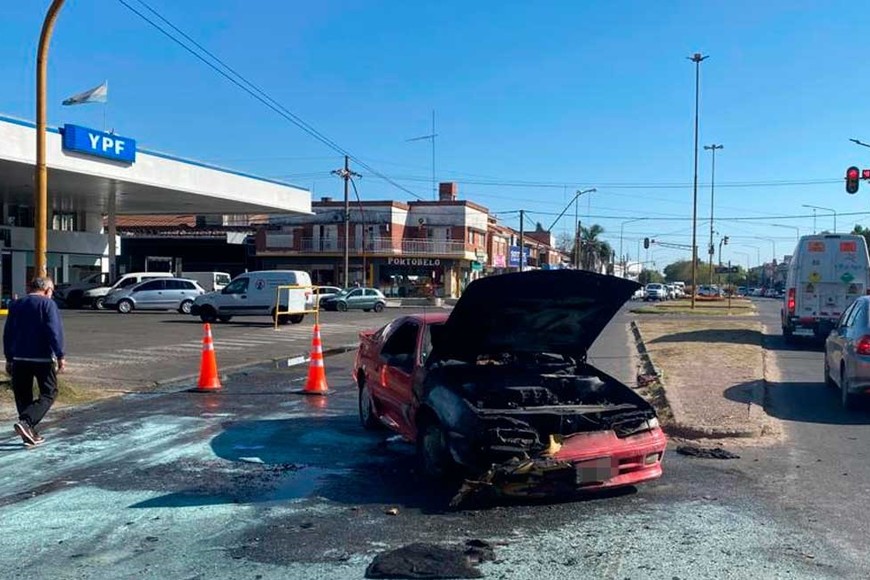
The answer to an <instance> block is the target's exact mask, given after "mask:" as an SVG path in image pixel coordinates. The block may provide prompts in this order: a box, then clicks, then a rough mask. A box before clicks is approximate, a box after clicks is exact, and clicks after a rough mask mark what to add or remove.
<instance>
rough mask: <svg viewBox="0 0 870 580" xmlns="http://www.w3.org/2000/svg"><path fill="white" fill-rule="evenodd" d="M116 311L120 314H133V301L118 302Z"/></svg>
mask: <svg viewBox="0 0 870 580" xmlns="http://www.w3.org/2000/svg"><path fill="white" fill-rule="evenodd" d="M117 309H118V312H120V313H121V314H130V313H131V312H133V301H132V300H127V299H126V298H124V299H123V300H120V301H118V306H117Z"/></svg>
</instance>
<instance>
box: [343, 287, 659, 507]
mask: <svg viewBox="0 0 870 580" xmlns="http://www.w3.org/2000/svg"><path fill="white" fill-rule="evenodd" d="M638 288H639V285H638V284H636V283H634V282H631V281H628V280H624V279H622V278H615V277H612V276H602V275H599V274H593V273H591V272H584V271H571V270H560V271H543V270H542V271H533V272H524V273H516V274H506V275H502V276H491V277H487V278H483V279H480V280H477V281H475V282H472V283H471V284H470V285H469V286H468V288H467V289H466V290H465V292H464V293H463V294H462V297H461V298H460V299H459V301H458V303H457V304H456V306H455V308H454V309H453V311H452V312H451V313H450V314H449V315H448V314H447V313H428V314H419V315H412V316H405V317H402V318H399V319H396V320H394V321H392V322H390V323H389V324H387V325H386V326H384V327H383V328H381V329H380V330H377V331H374V332H372V331H367V332H363V333H361V335H360V339H361V344H360V349H359V351H358V354H357V360H356V366H355V378H356V380H357V385H358V387H359V413H360V420H361V422H362V424H363V425H364V426H365V427H367V428H373V427H377V426H383V425H385V426H387V427H389V428H390V429H392V430H394V431H396V432H398V433H399V434H401V435H402V436H403V437H404V438H405V439H407V440H408V441H411V442H414V443H416V445H417V453H418V459H419V462H420V466H421V471H422V472H423V473H424V474H426V475H427V476H429V477H431V478H445V477H448V476H451V475H456V474H461V475H462V476H463V477H464V478H466V484H465V486H464V488H463V489H464V490H466V491H468V490H469V489H474V488H475V487H478V488H488V489H492V490H498V491H500V492H501V493H503V494H506V495H548V494H550V493H554V492H556V491H558V490H577V489H600V488H610V487H619V486H625V485H633V484H637V483H641V482H645V481H649V480H652V479H656V478H658V477H660V476H661V473H662V468H661V459H662V455H663V453H664V449H665V444H666V440H665V436H664V434H663V432H662V430H661V429H660V427H659V423H658V419H657V417H656V413H655V410H654V409H653V408H652V406H651V405H650V404H649V403H648V402H647V401H646V400H644V399H643V398H642V397H640V396H639V395H638V394H636V393H635V392H634V391H632V390H631V389H630V388H629V387H628V386H626V385H625V384H623V383H621V382H620V381H618V380H617V379H615V378H614V377H611V376H609V375H607V374H605V373H603V372H602V371H600V370H598V369H597V368H595V367H594V366H592V365H591V364H589V363H588V362H586V356H587V352H588V350H589V347H590V346H591V345H592V343H593V342H594V341H595V339H596V338H597V337H598V335H599V334H600V333H601V331H602V330H603V329H604V327H605V326H606V325H607V323H608V321H609V320H610V319H611V318H612V317H613V316H614V314H615V313H616V312H617V311H618V310H619V308H620V307H621V306H622V305H623V304H624V303H625V302H626V301H627V300H628V299H629V298H630V297H631V296H632V294H633V293H634V292H635V291H636V290H637V289H638ZM461 495H462V493H460V496H461ZM460 496H457V497H458V498H459V497H460Z"/></svg>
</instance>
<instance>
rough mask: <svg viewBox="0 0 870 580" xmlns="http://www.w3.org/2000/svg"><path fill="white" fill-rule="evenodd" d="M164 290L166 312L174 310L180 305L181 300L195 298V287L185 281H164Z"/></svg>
mask: <svg viewBox="0 0 870 580" xmlns="http://www.w3.org/2000/svg"><path fill="white" fill-rule="evenodd" d="M164 282H165V283H166V289H165V290H164V291H163V303H164V308H166V309H167V310H170V309H171V310H176V309H178V307H179V306H180V305H181V302H182V300H184V299H185V298H190V299H191V300H193V299H194V298H196V292H195V291H194V290H195V287H194V285H193V282H188V281H187V280H165V281H164Z"/></svg>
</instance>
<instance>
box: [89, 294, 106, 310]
mask: <svg viewBox="0 0 870 580" xmlns="http://www.w3.org/2000/svg"><path fill="white" fill-rule="evenodd" d="M105 302H106V297H105V296H100V297H99V298H94V303H93V304H92V305H91V308H93V309H94V310H105V309H106V305H105Z"/></svg>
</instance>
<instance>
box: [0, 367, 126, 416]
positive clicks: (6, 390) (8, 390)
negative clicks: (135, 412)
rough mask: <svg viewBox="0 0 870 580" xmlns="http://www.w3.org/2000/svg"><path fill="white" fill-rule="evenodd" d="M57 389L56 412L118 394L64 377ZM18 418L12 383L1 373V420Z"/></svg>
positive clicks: (53, 407) (59, 378) (59, 381)
mask: <svg viewBox="0 0 870 580" xmlns="http://www.w3.org/2000/svg"><path fill="white" fill-rule="evenodd" d="M57 388H58V395H57V399H56V400H55V402H54V405H53V406H52V409H54V410H57V409H66V408H69V407H76V406H79V405H86V404H89V403H94V402H96V401H100V400H102V399H107V398H109V397H112V396H115V395H117V394H118V393H112V392H106V391H104V390H101V389H95V388H91V387H87V386H84V385H81V384H79V383H76V382H74V381H70V380H69V379H67V378H65V377H64V376H63V375H61V376H60V377H58V385H57ZM34 393H36V394H38V391H37V390H36V387H34ZM17 416H18V412H17V410H16V409H15V396H14V395H13V393H12V381H10V380H9V376H8V375H7V374H6V373H0V419H12V418H15V417H17Z"/></svg>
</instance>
